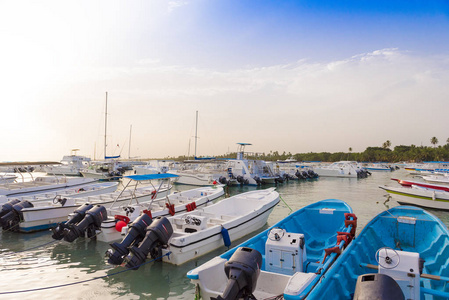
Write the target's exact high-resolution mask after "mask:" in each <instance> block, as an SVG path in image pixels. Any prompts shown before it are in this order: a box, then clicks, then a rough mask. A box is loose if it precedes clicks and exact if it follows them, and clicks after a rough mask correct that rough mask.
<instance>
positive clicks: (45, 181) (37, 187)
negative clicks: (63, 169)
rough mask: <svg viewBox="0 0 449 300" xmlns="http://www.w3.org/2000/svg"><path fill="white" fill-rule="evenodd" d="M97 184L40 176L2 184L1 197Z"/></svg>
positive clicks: (60, 177) (86, 180)
mask: <svg viewBox="0 0 449 300" xmlns="http://www.w3.org/2000/svg"><path fill="white" fill-rule="evenodd" d="M94 182H96V180H95V179H92V178H68V177H64V176H39V177H36V178H33V177H32V179H31V180H30V181H23V182H13V183H5V184H0V195H4V196H6V197H13V196H14V197H17V196H23V195H31V194H39V193H44V192H49V191H58V190H63V189H67V188H73V187H78V188H81V187H83V186H85V185H90V184H92V183H94Z"/></svg>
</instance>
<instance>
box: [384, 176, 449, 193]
mask: <svg viewBox="0 0 449 300" xmlns="http://www.w3.org/2000/svg"><path fill="white" fill-rule="evenodd" d="M391 180H394V181H396V182H398V183H399V184H400V185H402V186H405V187H411V186H412V185H415V186H420V187H424V188H428V189H434V190H442V191H446V192H449V186H447V185H441V184H434V183H428V182H422V181H414V180H406V179H397V178H391Z"/></svg>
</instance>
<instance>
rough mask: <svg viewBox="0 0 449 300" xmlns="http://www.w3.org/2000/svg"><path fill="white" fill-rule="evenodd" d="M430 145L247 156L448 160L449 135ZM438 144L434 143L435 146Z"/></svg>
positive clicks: (250, 155)
mask: <svg viewBox="0 0 449 300" xmlns="http://www.w3.org/2000/svg"><path fill="white" fill-rule="evenodd" d="M430 143H431V144H432V145H433V146H432V147H428V146H416V145H410V146H406V145H399V146H395V147H394V148H393V150H392V149H391V142H390V141H389V140H387V141H386V142H384V143H383V144H382V147H367V148H366V149H365V151H363V152H352V147H349V148H348V152H335V153H331V152H318V153H315V152H309V153H296V154H292V153H290V152H288V153H286V152H285V151H284V152H283V153H279V152H278V151H270V153H247V155H246V157H247V158H248V159H262V160H267V161H277V160H287V159H294V160H295V161H299V162H307V161H325V162H335V161H340V160H353V161H359V162H389V163H395V162H401V161H408V162H423V161H449V138H448V139H447V140H446V144H445V145H438V139H437V138H436V137H432V138H431V139H430ZM437 145H438V146H437ZM236 156H237V153H236V152H233V153H228V154H224V155H218V156H215V157H216V158H236ZM185 159H189V158H188V157H186V156H179V157H178V158H176V160H185ZM190 159H192V158H191V157H190Z"/></svg>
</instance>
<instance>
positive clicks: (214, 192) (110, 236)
mask: <svg viewBox="0 0 449 300" xmlns="http://www.w3.org/2000/svg"><path fill="white" fill-rule="evenodd" d="M223 194H224V190H223V187H222V186H218V187H202V188H196V189H192V190H188V191H182V192H179V193H175V194H171V195H168V196H167V198H168V199H169V201H170V203H171V204H173V205H174V211H175V215H176V214H180V213H185V212H186V211H187V207H186V205H188V204H191V203H193V202H194V203H195V206H196V207H198V208H200V207H202V206H205V205H208V204H209V203H211V201H213V200H215V199H217V198H218V197H220V196H222V195H223ZM166 200H167V199H158V200H157V201H156V200H155V201H153V203H152V204H151V206H149V205H148V204H149V203H146V205H131V207H133V208H134V209H135V210H134V213H133V214H131V215H127V217H129V218H130V219H131V222H132V221H134V220H135V219H136V218H137V217H139V216H140V215H141V213H142V212H143V210H144V209H149V210H150V211H151V216H152V218H156V217H159V216H165V217H169V216H170V212H169V210H168V208H166V206H165V203H166V202H167V201H166ZM117 214H118V215H122V214H123V212H122V211H121V212H120V211H116V210H108V215H109V217H108V219H107V220H106V221H104V222H103V223H102V224H101V233H99V234H98V235H97V240H99V241H102V242H108V243H109V242H112V241H118V240H121V239H122V238H123V237H124V235H125V234H126V229H125V230H124V231H123V232H118V231H117V230H116V228H115V224H116V222H117V220H116V219H115V218H114V215H117Z"/></svg>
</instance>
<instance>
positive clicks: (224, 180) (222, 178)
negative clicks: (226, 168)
mask: <svg viewBox="0 0 449 300" xmlns="http://www.w3.org/2000/svg"><path fill="white" fill-rule="evenodd" d="M218 182H219V183H221V184H226V183H228V181H227V180H226V177H224V176H220V178H218Z"/></svg>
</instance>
